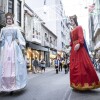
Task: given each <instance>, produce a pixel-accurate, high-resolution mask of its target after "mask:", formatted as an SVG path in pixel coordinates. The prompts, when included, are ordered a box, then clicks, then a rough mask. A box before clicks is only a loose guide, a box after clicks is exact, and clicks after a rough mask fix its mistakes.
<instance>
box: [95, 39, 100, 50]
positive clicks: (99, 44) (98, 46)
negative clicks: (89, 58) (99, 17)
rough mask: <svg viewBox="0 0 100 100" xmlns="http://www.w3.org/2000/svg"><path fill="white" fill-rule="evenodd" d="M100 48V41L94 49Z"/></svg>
mask: <svg viewBox="0 0 100 100" xmlns="http://www.w3.org/2000/svg"><path fill="white" fill-rule="evenodd" d="M99 49H100V41H99V42H98V43H97V44H96V46H95V47H94V50H99Z"/></svg>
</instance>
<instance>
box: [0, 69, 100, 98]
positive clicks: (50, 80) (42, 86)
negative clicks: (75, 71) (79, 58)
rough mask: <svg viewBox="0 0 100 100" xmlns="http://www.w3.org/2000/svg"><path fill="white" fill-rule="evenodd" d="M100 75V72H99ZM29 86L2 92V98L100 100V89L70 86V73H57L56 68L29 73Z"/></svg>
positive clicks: (0, 94)
mask: <svg viewBox="0 0 100 100" xmlns="http://www.w3.org/2000/svg"><path fill="white" fill-rule="evenodd" d="M99 76H100V74H99ZM28 78H29V80H28V84H27V87H26V88H25V89H24V90H22V91H19V92H18V91H17V92H14V94H13V95H9V93H0V100H100V89H96V90H91V91H84V92H79V91H75V90H73V89H72V88H70V85H69V73H68V74H64V70H63V71H62V72H59V74H55V70H54V69H50V70H48V71H46V72H45V73H42V74H41V73H38V74H32V73H29V74H28Z"/></svg>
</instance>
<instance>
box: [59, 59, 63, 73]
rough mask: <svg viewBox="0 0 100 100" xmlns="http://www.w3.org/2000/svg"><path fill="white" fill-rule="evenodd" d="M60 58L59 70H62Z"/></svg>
mask: <svg viewBox="0 0 100 100" xmlns="http://www.w3.org/2000/svg"><path fill="white" fill-rule="evenodd" d="M62 66H63V65H62V59H60V60H59V71H62Z"/></svg>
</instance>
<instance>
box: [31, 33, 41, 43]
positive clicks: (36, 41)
mask: <svg viewBox="0 0 100 100" xmlns="http://www.w3.org/2000/svg"><path fill="white" fill-rule="evenodd" d="M32 42H34V43H37V44H41V43H42V40H41V37H40V35H35V34H33V38H32Z"/></svg>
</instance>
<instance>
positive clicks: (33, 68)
mask: <svg viewBox="0 0 100 100" xmlns="http://www.w3.org/2000/svg"><path fill="white" fill-rule="evenodd" d="M32 72H33V73H34V74H36V69H35V66H34V58H33V59H32Z"/></svg>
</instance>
